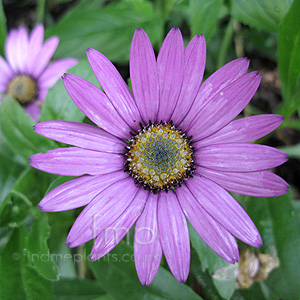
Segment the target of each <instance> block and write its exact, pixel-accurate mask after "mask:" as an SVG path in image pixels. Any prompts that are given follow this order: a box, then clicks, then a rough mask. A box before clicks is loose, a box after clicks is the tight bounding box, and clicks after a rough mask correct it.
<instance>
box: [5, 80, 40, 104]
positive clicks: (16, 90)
mask: <svg viewBox="0 0 300 300" xmlns="http://www.w3.org/2000/svg"><path fill="white" fill-rule="evenodd" d="M37 93H38V88H37V83H36V81H35V80H34V79H33V78H31V77H30V76H28V75H17V76H16V77H14V78H13V79H12V80H11V82H10V83H9V85H8V88H7V94H8V95H10V96H12V97H14V98H15V99H16V100H18V101H19V102H20V104H22V105H26V104H29V103H31V102H33V101H34V100H35V99H36V97H37Z"/></svg>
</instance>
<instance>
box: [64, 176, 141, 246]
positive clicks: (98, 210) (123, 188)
mask: <svg viewBox="0 0 300 300" xmlns="http://www.w3.org/2000/svg"><path fill="white" fill-rule="evenodd" d="M138 189H139V188H138V187H136V186H135V184H134V181H133V179H132V178H131V177H129V178H125V179H122V180H119V181H117V182H116V183H114V184H112V185H111V186H109V187H108V188H107V189H105V190H104V191H103V192H101V193H100V194H98V195H97V196H96V197H95V198H94V199H93V201H92V202H90V203H89V204H88V206H87V207H86V208H85V209H84V210H83V211H82V212H81V213H80V215H79V217H78V218H77V219H76V221H75V223H74V224H73V226H72V228H71V230H70V232H69V234H68V237H67V242H66V243H67V244H68V245H69V247H72V248H73V247H77V246H79V245H81V244H83V243H86V242H87V241H89V240H91V239H93V238H94V237H96V236H98V235H99V234H100V233H101V232H102V231H104V230H105V229H106V228H107V227H108V226H110V225H111V224H112V223H113V222H114V221H115V220H117V218H119V217H120V216H121V214H123V212H124V211H125V209H127V207H128V206H129V204H130V203H131V202H132V200H133V199H134V197H135V195H136V194H137V192H138ZM124 195H126V197H124Z"/></svg>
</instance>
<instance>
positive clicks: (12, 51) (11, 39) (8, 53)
mask: <svg viewBox="0 0 300 300" xmlns="http://www.w3.org/2000/svg"><path fill="white" fill-rule="evenodd" d="M18 35H19V32H18V29H12V30H11V31H10V32H9V34H8V35H7V38H6V41H5V49H4V50H5V57H6V59H7V61H8V62H9V65H10V66H11V68H12V69H13V71H14V72H18V59H17V44H18Z"/></svg>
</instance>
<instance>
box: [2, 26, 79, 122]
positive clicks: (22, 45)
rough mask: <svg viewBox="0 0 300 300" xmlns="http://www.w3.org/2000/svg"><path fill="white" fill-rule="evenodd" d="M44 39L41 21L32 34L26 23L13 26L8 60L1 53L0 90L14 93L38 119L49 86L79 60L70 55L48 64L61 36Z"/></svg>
mask: <svg viewBox="0 0 300 300" xmlns="http://www.w3.org/2000/svg"><path fill="white" fill-rule="evenodd" d="M43 40H44V26H43V25H37V26H36V27H35V28H34V29H33V31H32V32H31V34H30V36H28V33H27V30H26V28H25V27H20V28H17V29H13V30H11V31H10V32H9V34H8V36H7V39H6V42H5V56H6V59H7V62H6V61H5V60H4V59H3V57H2V56H0V93H6V94H9V95H11V96H13V97H14V98H15V99H16V100H18V102H19V103H20V104H21V105H22V106H23V107H24V108H25V110H26V112H27V113H28V114H29V115H31V116H32V117H33V119H34V120H37V119H38V118H39V115H40V106H41V103H42V102H43V100H44V99H45V97H46V94H47V91H48V89H49V88H51V87H52V86H53V85H54V84H55V82H56V81H57V79H59V77H60V76H61V75H62V74H64V72H66V71H67V70H68V69H69V68H71V67H73V66H74V65H76V64H77V60H76V59H73V58H66V59H60V60H56V61H54V62H52V63H51V64H50V65H49V66H48V63H49V61H50V59H51V57H52V55H53V54H54V52H55V50H56V48H57V46H58V43H59V39H58V37H57V36H53V37H51V38H49V39H48V40H46V41H45V43H43ZM0 100H1V96H0Z"/></svg>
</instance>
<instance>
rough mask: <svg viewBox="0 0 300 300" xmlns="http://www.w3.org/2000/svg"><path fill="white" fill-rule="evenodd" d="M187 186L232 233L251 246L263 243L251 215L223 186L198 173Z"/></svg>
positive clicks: (205, 207)
mask: <svg viewBox="0 0 300 300" xmlns="http://www.w3.org/2000/svg"><path fill="white" fill-rule="evenodd" d="M187 186H188V188H189V190H190V191H191V193H192V194H193V196H194V197H195V198H196V199H197V200H198V202H199V203H200V204H201V206H202V207H203V208H204V209H205V210H206V211H207V212H208V213H209V214H210V215H211V216H212V217H213V218H214V219H215V220H216V221H217V222H218V223H219V224H220V225H222V226H223V227H224V228H225V229H226V230H228V231H229V232H230V233H231V234H232V235H234V236H236V237H237V238H238V239H240V240H241V241H243V242H245V243H247V244H249V245H251V246H254V247H259V246H261V245H262V240H261V237H260V235H259V232H258V230H257V229H256V227H255V225H254V223H253V222H252V220H251V219H250V217H249V216H248V215H247V214H246V212H245V211H244V210H243V208H242V207H241V206H240V205H239V204H238V203H237V201H236V200H235V199H234V198H233V197H232V196H231V195H230V194H229V193H228V192H226V191H225V190H224V189H223V188H222V187H220V186H219V185H218V184H216V183H214V182H212V181H211V180H209V179H207V178H205V177H200V176H198V175H195V176H194V178H190V179H189V180H188V181H187Z"/></svg>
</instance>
